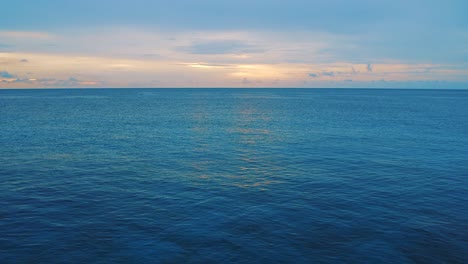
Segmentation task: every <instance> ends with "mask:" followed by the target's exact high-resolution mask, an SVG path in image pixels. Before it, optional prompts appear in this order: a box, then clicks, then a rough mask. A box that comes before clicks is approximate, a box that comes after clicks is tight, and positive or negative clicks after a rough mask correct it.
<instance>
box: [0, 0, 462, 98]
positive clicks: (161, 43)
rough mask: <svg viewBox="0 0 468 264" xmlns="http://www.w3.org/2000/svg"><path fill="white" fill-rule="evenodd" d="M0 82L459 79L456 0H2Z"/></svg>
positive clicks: (290, 83)
mask: <svg viewBox="0 0 468 264" xmlns="http://www.w3.org/2000/svg"><path fill="white" fill-rule="evenodd" d="M0 10H1V11H0V12H1V15H0V88H61V87H71V88H75V87H85V88H86V87H169V88H170V87H298V88H300V87H325V88H326V87H343V88H346V87H360V88H367V87H369V88H447V89H451V88H453V89H455V88H468V16H466V14H465V13H466V10H468V1H466V0H424V1H423V0H392V1H389V0H381V1H376V0H354V1H353V0H327V1H324V0H281V1H280V0H236V1H234V0H230V1H224V0H197V1H195V0H173V1H167V0H164V1H163V0H161V1H160V0H132V1H123V0H99V1H96V0H80V1H72V0H42V1H37V0H5V1H2V2H1V3H0Z"/></svg>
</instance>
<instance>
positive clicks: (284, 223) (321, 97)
mask: <svg viewBox="0 0 468 264" xmlns="http://www.w3.org/2000/svg"><path fill="white" fill-rule="evenodd" d="M0 128H1V129H0V180H1V182H0V263H2V264H3V263H158V262H162V263H210V262H213V263H219V262H235V263H243V262H245V263H314V262H317V263H468V256H467V252H468V224H467V223H468V211H467V209H468V208H467V205H468V147H467V146H468V91H466V90H465V91H444V90H346V89H341V90H339V89H336V90H335V89H312V90H274V89H266V90H250V89H247V90H244V89H242V90H240V89H239V90H236V89H231V90H229V89H222V90H207V89H203V90H187V89H184V90H170V89H169V90H164V89H162V90H159V89H147V90H146V89H124V90H119V89H96V90H94V89H93V90H2V91H0Z"/></svg>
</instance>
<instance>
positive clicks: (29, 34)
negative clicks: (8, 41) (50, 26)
mask: <svg viewBox="0 0 468 264" xmlns="http://www.w3.org/2000/svg"><path fill="white" fill-rule="evenodd" d="M0 37H4V38H25V39H49V38H51V37H52V35H51V34H49V33H46V32H35V31H0Z"/></svg>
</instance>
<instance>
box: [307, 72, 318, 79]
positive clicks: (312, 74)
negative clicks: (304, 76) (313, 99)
mask: <svg viewBox="0 0 468 264" xmlns="http://www.w3.org/2000/svg"><path fill="white" fill-rule="evenodd" d="M309 76H310V77H312V78H317V77H318V74H316V73H309Z"/></svg>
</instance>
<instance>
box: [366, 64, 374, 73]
mask: <svg viewBox="0 0 468 264" xmlns="http://www.w3.org/2000/svg"><path fill="white" fill-rule="evenodd" d="M372 70H373V69H372V64H370V63H368V64H367V71H368V72H372Z"/></svg>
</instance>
